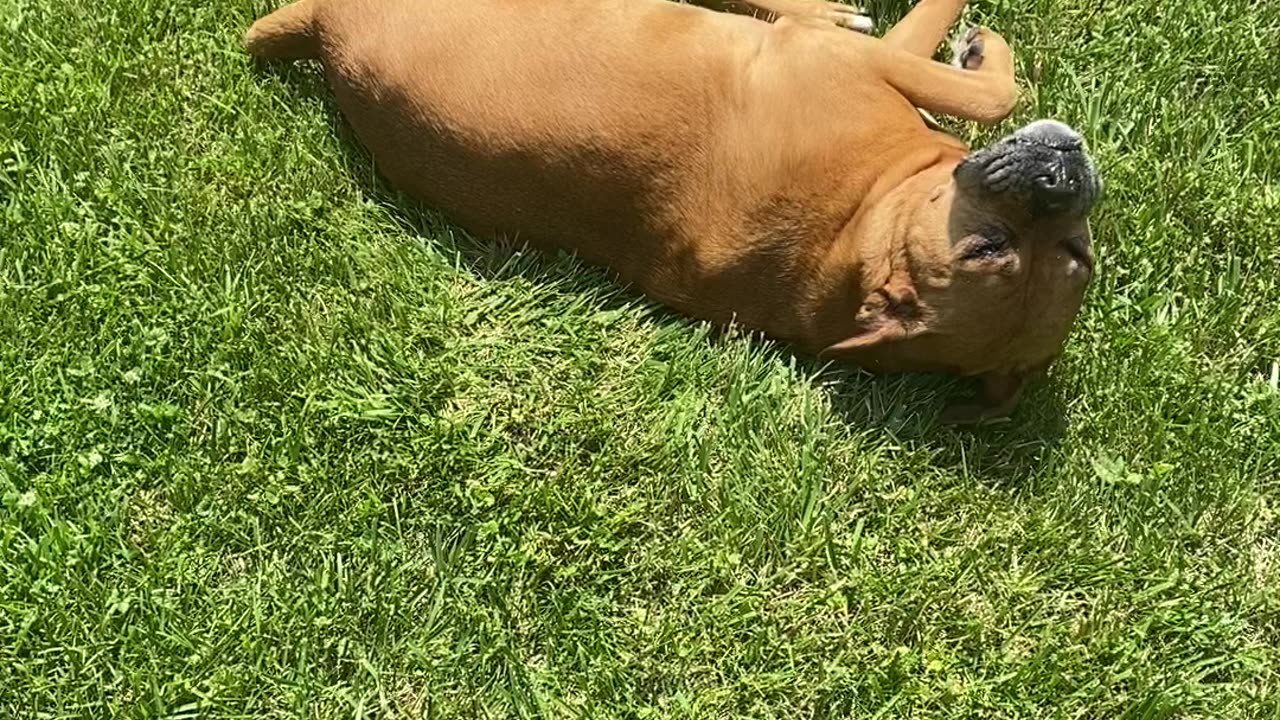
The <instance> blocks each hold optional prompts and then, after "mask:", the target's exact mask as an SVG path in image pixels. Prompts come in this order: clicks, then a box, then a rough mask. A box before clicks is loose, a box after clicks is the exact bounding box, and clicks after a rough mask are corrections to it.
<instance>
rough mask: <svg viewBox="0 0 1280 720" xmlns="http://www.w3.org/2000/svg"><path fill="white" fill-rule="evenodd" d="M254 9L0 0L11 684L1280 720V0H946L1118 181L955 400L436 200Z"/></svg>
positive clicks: (83, 703)
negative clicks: (1043, 369)
mask: <svg viewBox="0 0 1280 720" xmlns="http://www.w3.org/2000/svg"><path fill="white" fill-rule="evenodd" d="M872 6H873V9H874V10H875V11H876V14H877V15H878V16H879V17H880V19H881V20H882V22H884V21H888V20H892V19H893V18H894V17H896V16H897V15H899V14H900V13H901V12H902V11H903V10H904V7H905V4H904V3H903V2H901V1H900V0H895V1H893V2H880V3H872ZM266 9H267V8H266V7H265V6H263V5H262V3H260V2H259V3H256V4H255V3H251V2H248V0H210V1H209V2H199V3H198V2H190V1H187V2H182V3H170V2H161V1H160V0H102V1H101V2H96V3H90V2H87V1H86V0H72V1H71V2H69V3H66V2H55V1H54V0H0V716H5V717H18V718H35V717H84V718H105V717H111V716H124V717H140V718H141V717H173V718H176V717H193V716H203V717H253V718H274V717H299V718H301V717H306V718H313V717H314V718H349V717H378V718H389V717H432V718H457V717H461V718H500V717H547V718H559V717H582V718H657V717H664V718H727V717H753V718H806V719H808V718H823V717H833V718H834V717H859V718H873V717H874V718H882V719H887V718H907V717H909V718H1108V719H1110V718H1133V719H1138V718H1143V719H1146V718H1280V514H1278V513H1280V389H1278V387H1277V386H1278V385H1280V227H1278V221H1277V217H1280V70H1277V68H1278V67H1280V65H1278V64H1277V63H1278V62H1280V60H1278V59H1277V52H1278V51H1280V5H1277V4H1276V3H1271V2H1266V3H1264V2H1253V1H1251V0H1217V1H1216V2H1209V1H1208V0H1183V1H1181V2H1168V1H1166V0H1135V1H1132V2H1101V1H1099V2H1088V3H1069V2H1059V1H1056V0H1027V1H1020V2H1014V0H994V1H991V2H978V3H977V4H976V6H975V7H973V8H972V14H973V16H974V17H975V18H979V19H981V20H983V21H984V22H986V23H988V24H990V25H992V26H993V27H995V28H997V29H998V30H1000V31H1001V32H1003V33H1004V34H1005V35H1006V36H1007V37H1009V38H1010V39H1011V41H1012V42H1013V44H1014V45H1015V48H1016V50H1017V52H1018V57H1019V63H1020V74H1021V76H1022V78H1023V82H1024V84H1025V86H1026V98H1027V100H1026V102H1025V103H1024V105H1023V106H1022V108H1021V109H1020V110H1019V111H1018V114H1017V115H1016V117H1015V118H1014V119H1013V120H1011V121H1010V122H1009V123H1008V124H1006V125H1005V126H1004V127H1002V128H999V129H997V130H995V131H992V132H991V133H989V134H988V133H981V134H974V135H973V136H972V139H973V140H975V141H979V142H981V141H985V140H986V139H988V138H990V137H992V136H994V135H995V134H997V133H999V132H1005V131H1007V130H1008V129H1009V128H1011V127H1014V126H1015V125H1016V124H1018V123H1021V122H1024V121H1026V120H1028V119H1030V118H1034V117H1041V116H1054V117H1057V118H1060V119H1063V120H1065V121H1068V122H1071V123H1073V124H1075V125H1077V126H1078V127H1080V128H1081V129H1082V130H1083V131H1084V132H1085V133H1086V135H1087V137H1088V139H1089V141H1090V143H1091V144H1092V146H1093V148H1094V150H1095V154H1096V156H1097V158H1098V160H1099V163H1100V165H1101V166H1102V168H1103V170H1104V172H1105V176H1106V179H1107V183H1108V198H1107V200H1106V201H1105V203H1104V205H1103V206H1102V207H1101V208H1100V210H1099V212H1098V214H1097V216H1096V221H1095V231H1096V245H1097V250H1098V253H1099V256H1100V258H1099V267H1100V275H1099V277H1098V280H1097V282H1096V284H1095V285H1094V287H1093V289H1092V290H1091V292H1090V295H1089V298H1088V303H1087V308H1086V310H1085V312H1084V314H1083V316H1082V319H1081V322H1080V325H1079V331H1078V332H1077V333H1076V334H1075V335H1074V336H1073V338H1072V339H1071V341H1070V344H1069V348H1068V351H1067V354H1066V357H1065V358H1064V360H1063V361H1062V363H1061V364H1060V365H1059V366H1058V367H1057V368H1056V369H1055V371H1054V372H1053V374H1052V376H1051V378H1050V380H1049V381H1048V382H1046V383H1044V384H1041V385H1040V386H1038V387H1037V388H1036V389H1034V390H1033V391H1032V393H1031V395H1030V397H1029V398H1028V400H1027V401H1026V402H1025V403H1024V404H1023V406H1022V407H1021V408H1020V409H1019V410H1018V411H1017V413H1016V415H1015V416H1014V418H1013V420H1012V422H1009V423H1006V424H1002V425H997V426H994V427H989V428H985V429H980V430H977V431H974V432H957V431H952V430H948V429H944V428H940V427H938V426H936V424H935V423H934V418H935V417H936V415H937V413H938V411H939V409H940V408H941V406H942V405H943V403H944V401H945V400H946V398H947V397H948V396H950V395H953V394H954V393H957V392H962V391H963V389H964V387H963V385H961V384H958V383H953V382H951V381H949V380H945V379H940V378H928V377H905V378H884V379H873V378H869V377H867V376H864V375H861V374H859V373H856V372H849V371H839V370H835V369H823V368H821V367H819V366H817V365H816V364H814V363H813V362H811V361H810V360H808V359H805V358H803V357H797V356H794V355H792V354H790V353H789V352H788V351H787V349H786V348H784V347H780V346H777V345H774V344H771V343H768V342H764V341H761V340H759V339H755V338H750V337H744V336H742V335H741V334H736V333H732V332H730V333H722V332H717V331H715V330H713V329H711V328H708V327H706V326H704V325H701V324H698V323H693V322H690V321H687V320H684V319H681V318H679V317H677V316H675V315H672V314H670V313H667V312H665V311H663V310H661V309H660V308H657V307H654V306H653V305H651V304H649V303H646V302H645V301H644V300H643V299H641V298H638V297H636V296H634V295H632V294H629V293H627V292H624V291H620V290H618V289H616V288H615V287H614V286H612V285H611V284H609V282H607V280H606V279H605V278H604V277H603V276H602V275H601V274H600V273H598V272H596V271H594V270H591V269H589V268H585V267H583V266H581V265H580V264H577V263H575V262H574V261H572V260H570V259H567V258H541V257H535V256H531V255H529V254H527V253H514V252H510V251H505V250H499V249H494V248H493V247H491V246H490V245H489V244H488V243H483V242H478V241H475V240H471V239H468V238H466V237H465V236H463V235H461V234H460V233H458V232H456V231H454V230H453V229H451V228H450V226H448V225H447V224H445V223H444V222H443V221H442V220H440V219H439V218H438V217H436V216H435V215H433V214H431V213H430V212H429V211H428V210H425V209H422V208H419V207H416V206H415V205H414V204H413V203H411V202H408V201H406V200H405V199H404V198H402V197H399V196H397V195H396V194H395V193H394V192H392V191H391V190H390V189H388V188H387V187H386V186H385V185H384V184H383V183H382V182H381V181H379V180H377V179H376V177H375V176H374V175H373V173H372V171H371V166H370V163H369V161H368V159H367V157H366V156H365V155H364V154H363V153H362V152H361V151H360V150H359V149H357V148H356V147H355V146H354V145H353V144H352V142H351V140H350V137H349V134H348V133H347V131H346V129H345V127H344V126H343V125H342V123H341V121H340V119H339V118H338V117H337V116H336V115H335V112H334V108H333V106H332V104H331V102H330V100H329V98H328V94H327V92H326V91H325V89H324V86H323V83H322V82H321V79H320V77H319V74H318V73H317V72H316V70H315V68H314V67H308V66H306V65H300V66H297V67H293V68H284V67H279V68H272V69H269V70H266V71H263V70H260V69H257V68H255V67H254V65H253V63H251V62H250V61H249V60H248V59H247V58H246V57H244V56H243V55H242V54H241V53H240V51H239V46H238V38H239V34H240V33H241V32H242V30H243V29H244V28H245V26H246V25H247V24H248V23H249V22H250V21H251V19H252V18H253V17H254V16H255V14H257V13H261V12H263V11H265V10H266ZM960 130H961V131H962V132H965V133H971V132H974V131H973V130H972V129H970V128H967V127H961V128H960Z"/></svg>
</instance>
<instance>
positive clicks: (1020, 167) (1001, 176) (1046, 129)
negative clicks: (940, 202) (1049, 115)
mask: <svg viewBox="0 0 1280 720" xmlns="http://www.w3.org/2000/svg"><path fill="white" fill-rule="evenodd" d="M955 178H956V182H957V183H959V184H960V186H961V187H962V188H964V189H966V190H972V191H978V192H983V193H989V194H992V195H1001V196H1006V197H1012V198H1015V199H1016V200H1017V201H1018V202H1019V204H1024V203H1025V204H1026V205H1027V206H1029V207H1030V209H1031V211H1032V213H1033V214H1035V215H1051V214H1055V215H1056V214H1068V215H1072V216H1076V217H1083V216H1085V215H1087V214H1088V213H1089V211H1090V210H1091V209H1092V208H1093V206H1094V205H1095V204H1096V203H1097V202H1098V200H1099V198H1100V197H1101V195H1102V179H1101V178H1100V177H1099V175H1098V171H1097V168H1096V167H1095V166H1094V164H1093V160H1092V159H1090V158H1089V154H1088V152H1087V151H1086V149H1085V145H1084V140H1083V139H1082V138H1081V137H1080V135H1079V133H1077V132H1076V131H1074V130H1072V129H1071V128H1070V127H1068V126H1067V125H1064V124H1063V123H1060V122H1057V121H1055V120H1041V121H1038V122H1034V123H1031V124H1030V125H1028V126H1026V127H1024V128H1022V129H1021V130H1019V131H1017V132H1015V133H1014V134H1012V135H1010V136H1009V137H1007V138H1004V139H1003V140H1000V141H998V142H996V143H993V144H992V145H990V146H988V147H987V148H984V149H982V150H979V151H978V152H975V153H972V154H970V155H969V156H968V157H966V158H965V159H964V160H963V161H962V162H961V163H960V165H958V166H957V167H956V170H955Z"/></svg>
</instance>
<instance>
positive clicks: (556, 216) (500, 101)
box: [246, 0, 1096, 419]
mask: <svg viewBox="0 0 1280 720" xmlns="http://www.w3.org/2000/svg"><path fill="white" fill-rule="evenodd" d="M754 4H755V5H756V6H758V7H761V8H762V9H765V10H771V11H774V12H777V13H779V14H781V15H783V16H784V17H783V18H782V19H781V20H779V21H778V22H774V23H768V22H764V21H761V20H758V19H755V18H753V17H748V16H746V15H737V14H728V13H723V12H713V11H711V10H708V9H704V8H700V7H692V6H685V5H677V4H674V3H670V2H666V1H665V0H467V1H466V2H456V0H301V2H298V3H295V4H293V5H290V6H287V7H286V8H283V9H282V10H280V11H278V12H277V13H275V14H273V15H270V16H268V17H266V18H264V19H263V20H260V21H259V22H258V23H256V24H255V25H254V27H253V28H251V29H250V31H249V34H248V36H247V38H246V42H247V45H248V46H249V48H250V50H251V51H253V52H255V54H259V55H263V56H276V57H318V58H320V59H322V60H323V62H324V64H325V67H326V70H327V72H328V75H329V78H330V81H331V83H332V85H333V88H334V91H335V93H336V95H337V99H338V103H339V105H340V107H341V108H342V109H343V112H344V113H345V114H346V116H347V117H348V119H349V120H350V122H351V124H352V126H353V127H354V129H355V131H356V134H357V135H358V137H359V138H360V139H361V141H362V142H363V143H364V144H365V145H366V146H367V147H368V148H369V150H370V151H371V153H372V155H373V156H374V158H375V160H376V162H377V164H378V167H379V170H380V171H381V172H382V173H383V174H385V175H386V176H387V177H388V179H390V180H391V181H392V182H393V183H394V184H396V185H397V186H399V187H401V188H402V189H404V190H405V191H407V192H409V193H410V194H412V195H414V196H416V197H418V198H420V199H422V200H424V201H425V202H426V203H428V204H430V205H432V206H435V207H437V208H440V209H442V210H444V211H445V212H446V213H447V214H448V215H449V216H450V217H451V218H452V219H453V220H455V221H456V222H458V223H459V224H461V225H462V226H463V227H466V228H467V229H469V230H471V231H473V232H477V233H486V234H487V233H496V234H498V235H502V236H509V237H516V238H519V239H520V240H522V241H527V242H529V243H530V244H532V245H535V246H540V247H545V248H564V249H567V250H571V251H573V252H576V253H577V254H578V255H580V256H581V257H583V258H584V259H586V260H587V261H590V262H593V263H597V264H600V265H604V266H607V267H609V268H610V269H612V270H613V271H614V272H615V273H616V274H617V275H618V276H619V277H620V278H621V279H623V280H624V281H627V282H629V283H632V284H634V285H636V286H637V287H639V288H641V289H642V290H644V291H645V292H646V293H647V294H649V295H651V296H653V297H654V298H656V299H658V300H660V301H662V302H664V303H666V304H668V305H670V306H672V307H673V308H675V309H678V310H680V311H683V312H685V313H688V314H690V315H693V316H697V317H702V318H707V319H710V320H714V321H718V322H730V321H734V322H737V323H740V324H742V325H744V326H747V327H751V328H754V329H758V330H761V331H763V332H765V333H766V334H768V335H771V336H773V337H776V338H779V339H784V340H788V341H791V342H794V343H796V344H798V345H801V346H803V347H805V348H808V349H810V350H814V351H823V350H827V351H828V352H829V353H830V354H831V355H833V356H835V357H848V358H849V359H851V360H853V361H855V362H857V363H859V364H861V365H863V366H866V367H869V368H871V369H884V370H899V369H902V370H933V369H937V370H945V371H950V372H955V373H959V374H966V375H981V376H983V377H984V378H985V379H986V380H987V395H988V398H987V401H988V407H986V408H978V409H970V412H968V413H966V414H968V415H972V416H975V417H971V418H967V419H977V417H980V416H982V415H988V414H991V413H992V412H993V411H994V412H997V413H998V412H1003V411H1006V410H1007V409H1008V407H1007V406H1008V405H1009V404H1010V403H1011V402H1012V398H1013V395H1014V394H1015V393H1016V390H1017V388H1018V386H1020V385H1021V382H1022V378H1023V377H1025V376H1026V375H1027V374H1028V373H1029V372H1032V371H1035V370H1037V369H1040V368H1042V367H1044V366H1046V365H1047V364H1048V363H1049V362H1050V361H1051V360H1052V359H1053V358H1054V357H1055V356H1056V355H1057V354H1058V352H1059V350H1060V347H1061V343H1062V341H1063V339H1064V338H1065V336H1066V334H1067V331H1068V329H1069V326H1070V324H1071V320H1072V319H1073V318H1074V315H1075V313H1076V309H1077V308H1078V306H1079V302H1080V295H1081V293H1082V292H1083V289H1084V285H1085V282H1087V277H1088V272H1087V269H1085V268H1084V267H1083V265H1085V264H1089V262H1090V261H1089V258H1088V257H1085V256H1081V255H1080V253H1079V252H1078V251H1080V250H1081V245H1080V244H1079V243H1078V242H1077V243H1076V245H1075V246H1074V247H1072V246H1060V247H1058V248H1057V249H1056V250H1049V249H1043V250H1035V251H1034V253H1033V250H1032V249H1031V248H1030V243H1026V244H1027V245H1028V247H1027V248H1022V247H1018V248H1016V252H1013V254H1012V255H1011V256H1009V257H1005V258H1004V261H1003V262H1002V263H1001V262H996V260H999V258H983V257H976V258H975V257H969V258H968V259H967V260H966V259H965V258H963V257H960V256H961V255H963V254H964V248H966V247H968V248H970V250H971V249H972V248H971V247H970V246H972V245H974V242H976V241H974V240H973V239H972V236H974V235H975V233H977V234H981V233H979V231H978V228H980V227H981V226H983V225H984V223H985V222H986V221H985V220H983V218H984V217H985V216H989V215H993V214H994V215H999V216H1000V222H999V224H1001V225H1002V226H1016V227H1017V228H1018V231H1019V232H1023V231H1024V230H1023V229H1024V228H1027V227H1031V226H1034V227H1035V228H1036V232H1038V233H1052V234H1056V235H1061V234H1063V233H1064V232H1065V233H1067V234H1072V233H1075V234H1076V235H1079V233H1080V232H1081V229H1080V226H1081V223H1082V222H1083V218H1084V214H1085V212H1087V209H1088V208H1087V205H1088V203H1077V204H1076V205H1082V206H1083V211H1080V208H1078V207H1076V206H1075V205H1073V206H1072V208H1071V211H1070V212H1065V211H1063V212H1038V211H1037V210H1036V209H1035V208H1036V206H1037V203H1038V200H1036V197H1038V196H1035V197H1033V195H1034V193H1032V192H1031V190H1032V189H1033V188H1032V189H1029V188H1028V187H1023V186H1025V185H1026V182H1021V184H1019V188H1020V189H1021V190H1022V191H1023V192H1022V193H1021V194H1022V195H1024V196H1025V197H1022V199H1021V200H1019V199H1017V198H1015V197H1014V195H1016V194H1017V193H1012V192H1003V193H994V192H993V191H992V190H991V189H990V188H988V187H986V185H990V184H991V180H990V178H989V177H987V175H990V174H992V173H994V170H993V171H992V172H991V173H988V172H987V171H988V170H989V168H987V167H986V166H983V167H982V168H981V169H982V171H983V173H982V177H977V176H975V177H977V179H976V180H975V181H974V182H973V183H970V185H974V183H976V185H974V187H975V188H977V189H967V188H966V186H965V185H964V183H962V182H961V181H960V177H961V173H960V172H959V171H958V170H957V168H960V167H962V166H963V165H964V164H965V162H964V161H965V160H966V157H974V156H970V154H969V151H968V148H967V147H966V146H965V145H964V144H963V143H961V142H960V141H958V140H956V139H955V138H953V137H951V136H950V135H947V134H945V133H943V132H941V131H938V130H935V129H932V128H931V127H930V126H929V125H927V124H926V122H925V121H924V119H923V118H922V117H921V115H920V113H919V112H918V111H917V109H916V108H917V107H921V108H924V109H927V110H933V111H939V112H946V113H951V114H956V115H959V116H961V117H967V118H971V119H975V120H979V121H983V122H994V121H996V120H998V119H1000V118H1001V117H1003V116H1004V115H1005V114H1007V113H1008V112H1009V110H1010V109H1011V108H1012V106H1013V102H1014V98H1015V89H1014V84H1013V78H1012V63H1011V59H1010V54H1009V51H1008V47H1007V46H1006V45H1005V44H1004V43H1003V41H1002V40H1000V38H999V37H998V36H996V35H995V34H994V33H990V32H989V31H981V32H977V33H973V34H971V35H970V37H969V38H968V47H967V48H966V50H967V51H968V52H969V55H970V57H969V58H968V59H967V61H966V63H965V64H966V65H968V66H971V67H973V69H963V68H954V67H950V66H946V65H942V64H940V63H935V62H933V61H932V60H930V59H929V57H928V55H929V54H931V53H932V51H933V50H934V48H936V46H937V44H938V42H939V40H940V39H941V37H942V34H943V33H945V31H946V28H947V27H948V26H950V24H951V23H952V22H953V21H954V20H955V16H956V14H957V13H958V12H959V10H960V8H961V6H962V5H963V0H923V2H922V3H921V5H920V6H918V7H917V8H916V10H915V11H913V13H912V14H911V15H910V16H908V18H907V19H906V20H904V21H903V23H901V24H900V25H898V26H896V27H895V28H893V29H892V30H891V31H890V32H889V33H888V34H887V35H886V37H885V38H884V39H875V38H871V37H867V36H863V35H859V34H857V33H853V32H849V31H848V30H845V29H841V28H839V27H837V26H836V25H835V24H834V23H832V22H831V20H832V17H833V13H834V17H835V18H836V22H840V23H841V24H846V25H850V26H852V25H856V24H857V23H856V22H854V23H849V22H845V20H843V19H841V18H846V19H847V18H853V17H856V16H852V15H848V14H847V11H846V9H845V8H842V7H837V6H832V5H828V4H826V3H819V2H816V1H811V0H759V1H755V2H754ZM913 18H914V20H913ZM1051 129H1052V130H1053V131H1054V132H1056V133H1061V131H1062V130H1063V129H1065V128H1063V127H1062V126H1056V125H1055V126H1054V127H1053V128H1051ZM1036 132H1038V133H1043V132H1046V126H1045V125H1044V124H1041V125H1040V126H1039V130H1037V131H1036ZM1066 132H1067V133H1070V131H1069V129H1068V130H1066ZM1032 134H1034V133H1031V134H1028V135H1025V136H1024V137H1023V140H1022V141H1020V142H1025V141H1026V137H1030V136H1031V135H1032ZM1067 141H1070V138H1067V139H1066V140H1063V139H1062V138H1061V137H1058V136H1057V135H1055V136H1054V137H1053V138H1052V141H1045V142H1043V143H1040V145H1042V146H1044V147H1050V148H1052V147H1055V145H1054V143H1055V142H1059V143H1060V142H1067ZM1076 141H1077V142H1078V138H1076ZM1008 142H1014V141H1013V140H1012V139H1011V140H1010V141H1008ZM1058 149H1059V150H1060V151H1062V152H1067V150H1063V149H1062V148H1058ZM997 160H999V159H998V158H997ZM1005 164H1006V165H1007V164H1008V163H1005ZM987 165H992V166H998V165H1000V163H999V162H988V163H987ZM1059 165H1063V163H1061V162H1059ZM997 169H999V168H997ZM1087 169H1088V171H1089V172H1088V174H1089V178H1085V177H1084V176H1083V174H1081V173H1083V171H1081V173H1077V175H1080V177H1073V178H1071V180H1072V182H1073V183H1074V182H1076V181H1078V180H1079V181H1084V180H1089V179H1090V178H1091V177H1092V175H1091V173H1092V170H1091V168H1087ZM1006 171H1007V168H1006ZM1006 174H1008V173H1007V172H1006ZM953 175H954V176H955V179H953ZM984 182H985V185H984ZM1028 182H1030V181H1028ZM979 186H982V187H979ZM984 188H985V189H984ZM1019 188H1015V190H1016V189H1019ZM1094 194H1095V195H1096V192H1095V193H1094ZM1090 202H1091V200H1090ZM987 224H989V223H987ZM1083 232H1084V233H1086V234H1087V224H1086V225H1085V226H1084V229H1083ZM1085 238H1086V243H1085V244H1084V245H1083V252H1084V253H1085V254H1086V255H1087V252H1088V251H1087V235H1086V236H1085ZM1072 239H1073V242H1074V240H1075V238H1074V236H1073V238H1072ZM966 243H967V244H966ZM979 244H980V243H979ZM1064 248H1065V249H1064ZM1032 254H1035V255H1037V258H1036V259H1035V260H1032V259H1031V257H1030V255H1032ZM1050 255H1052V257H1050ZM1059 256H1060V257H1059ZM966 262H967V263H968V264H967V265H966ZM984 305H985V307H983V306H984ZM957 419H961V418H957Z"/></svg>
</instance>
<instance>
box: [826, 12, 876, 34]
mask: <svg viewBox="0 0 1280 720" xmlns="http://www.w3.org/2000/svg"><path fill="white" fill-rule="evenodd" d="M836 24H837V25H839V26H840V27H842V28H848V29H849V30H856V31H857V32H860V33H869V32H871V31H872V30H875V29H876V24H875V22H874V21H872V19H871V18H869V17H867V16H866V15H856V14H853V13H845V14H843V15H842V17H841V18H840V19H839V20H837V21H836Z"/></svg>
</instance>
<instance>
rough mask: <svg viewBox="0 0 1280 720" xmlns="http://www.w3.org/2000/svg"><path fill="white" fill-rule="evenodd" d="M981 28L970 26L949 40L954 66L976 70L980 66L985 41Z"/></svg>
mask: <svg viewBox="0 0 1280 720" xmlns="http://www.w3.org/2000/svg"><path fill="white" fill-rule="evenodd" d="M982 35H983V33H982V28H980V27H971V28H967V29H965V30H962V31H961V32H960V34H958V35H956V38H955V40H953V41H951V57H952V62H954V63H955V66H956V67H958V68H962V69H964V70H977V69H978V68H980V67H982V53H983V49H984V45H985V43H984V42H983V38H982Z"/></svg>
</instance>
